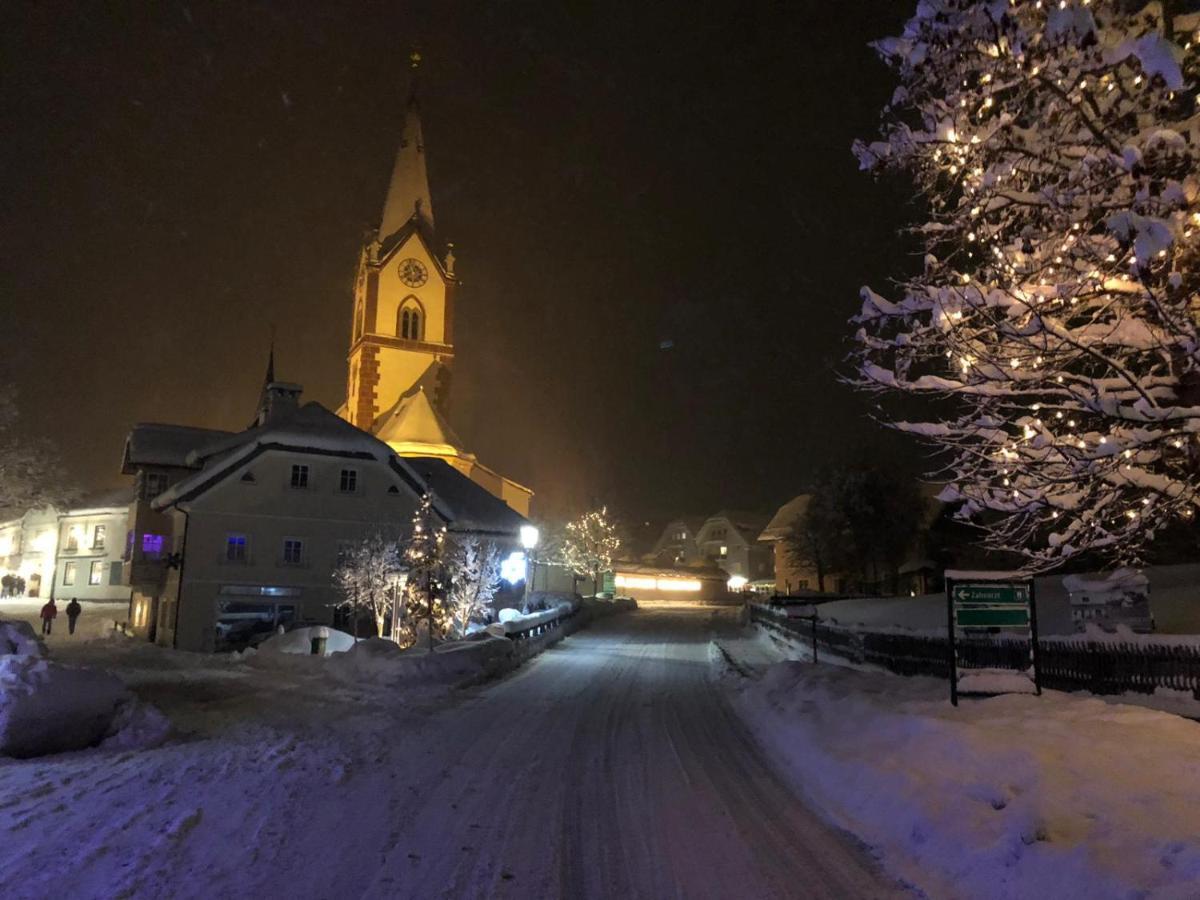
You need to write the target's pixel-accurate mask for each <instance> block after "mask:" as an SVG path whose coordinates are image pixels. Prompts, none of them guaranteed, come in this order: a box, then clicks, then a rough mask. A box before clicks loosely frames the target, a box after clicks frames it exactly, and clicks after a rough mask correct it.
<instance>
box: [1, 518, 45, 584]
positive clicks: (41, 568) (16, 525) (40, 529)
mask: <svg viewBox="0 0 1200 900" xmlns="http://www.w3.org/2000/svg"><path fill="white" fill-rule="evenodd" d="M57 553H58V510H57V509H55V508H54V507H52V506H50V507H46V508H45V509H31V510H29V511H28V512H27V513H25V514H24V515H23V516H20V517H18V518H15V519H10V520H8V521H7V522H0V575H12V576H13V577H14V578H20V579H21V580H22V581H24V582H25V595H26V596H28V597H49V596H50V595H51V590H52V586H53V584H54V571H55V562H56V560H57Z"/></svg>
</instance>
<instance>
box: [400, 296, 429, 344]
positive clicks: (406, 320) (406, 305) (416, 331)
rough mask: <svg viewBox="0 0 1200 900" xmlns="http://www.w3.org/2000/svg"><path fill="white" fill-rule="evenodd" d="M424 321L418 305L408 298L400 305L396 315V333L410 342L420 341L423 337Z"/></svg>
mask: <svg viewBox="0 0 1200 900" xmlns="http://www.w3.org/2000/svg"><path fill="white" fill-rule="evenodd" d="M424 319H425V317H424V316H423V315H422V314H421V306H420V304H419V303H417V301H416V300H414V299H413V298H411V297H410V298H409V299H407V300H405V301H404V302H403V303H402V304H400V312H398V313H397V314H396V333H397V334H399V335H400V337H402V338H407V339H408V340H410V341H419V340H422V339H423V338H424V337H425V321H424Z"/></svg>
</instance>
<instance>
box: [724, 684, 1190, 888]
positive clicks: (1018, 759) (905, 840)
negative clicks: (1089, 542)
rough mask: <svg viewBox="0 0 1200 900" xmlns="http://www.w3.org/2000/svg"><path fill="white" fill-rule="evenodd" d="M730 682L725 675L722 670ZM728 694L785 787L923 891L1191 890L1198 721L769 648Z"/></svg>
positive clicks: (1057, 695)
mask: <svg viewBox="0 0 1200 900" xmlns="http://www.w3.org/2000/svg"><path fill="white" fill-rule="evenodd" d="M731 681H734V679H731ZM734 690H735V691H736V696H735V700H734V703H735V706H736V708H737V709H738V711H739V712H740V713H741V715H742V716H743V718H744V719H745V720H746V721H747V723H748V724H749V725H750V727H751V728H752V729H753V730H754V731H755V732H756V734H757V735H758V737H759V739H760V740H761V742H762V743H763V745H764V746H765V748H766V749H767V751H768V753H769V754H770V755H771V756H773V757H774V758H776V759H777V760H779V761H780V763H781V764H782V765H783V766H784V767H785V768H786V769H787V770H788V771H789V772H790V773H791V774H792V776H793V778H794V782H795V784H796V786H797V789H798V790H799V792H800V793H801V794H802V795H804V796H805V797H806V798H808V800H809V802H811V803H812V804H813V805H814V806H815V807H817V808H819V809H821V810H823V811H824V812H825V813H826V815H828V816H829V818H830V819H831V820H833V821H834V822H836V823H837V824H839V825H841V826H842V827H845V828H846V829H848V830H849V831H851V832H853V833H854V834H856V835H858V836H859V837H860V838H862V839H863V840H864V841H866V842H867V843H869V844H871V845H873V846H874V847H875V848H876V849H877V850H878V851H879V852H881V853H882V858H883V862H884V864H885V865H886V866H888V867H889V868H890V869H891V870H892V871H894V872H895V873H896V874H898V875H900V876H901V877H904V878H906V879H908V880H910V881H912V882H913V883H917V884H920V885H921V886H922V887H924V888H925V889H926V890H927V891H929V892H930V894H931V895H932V896H956V897H985V896H986V897H997V898H998V897H1012V898H1017V897H1032V896H1041V897H1057V898H1068V897H1079V898H1084V897H1087V898H1107V897H1113V898H1116V897H1131V896H1139V897H1144V896H1155V897H1191V896H1195V889H1196V885H1197V883H1200V829H1198V828H1197V824H1196V823H1197V813H1196V810H1197V809H1200V724H1198V723H1196V722H1191V721H1188V720H1186V719H1181V718H1178V717H1175V716H1171V715H1168V714H1165V713H1160V712H1155V711H1151V710H1146V709H1141V708H1137V707H1133V706H1124V705H1118V704H1112V703H1106V702H1104V701H1101V700H1098V699H1090V698H1089V699H1084V698H1080V697H1078V696H1075V695H1069V694H1062V693H1058V692H1047V693H1046V694H1044V695H1043V696H1042V697H1040V698H1038V697H1031V696H1015V695H1009V696H1000V697H993V698H989V699H984V700H964V701H963V702H962V705H960V706H959V707H958V708H957V709H955V708H954V707H952V706H950V704H949V702H948V700H947V698H946V695H947V686H946V684H945V682H943V681H938V680H934V679H928V678H898V677H895V676H888V675H880V674H875V673H869V672H862V671H856V670H852V669H847V668H844V667H840V666H829V665H815V666H814V665H813V664H811V663H807V662H782V663H777V664H775V665H772V666H770V667H769V668H767V669H766V670H765V674H764V676H763V677H762V679H761V680H759V681H757V682H755V681H751V680H747V679H736V686H735V688H734Z"/></svg>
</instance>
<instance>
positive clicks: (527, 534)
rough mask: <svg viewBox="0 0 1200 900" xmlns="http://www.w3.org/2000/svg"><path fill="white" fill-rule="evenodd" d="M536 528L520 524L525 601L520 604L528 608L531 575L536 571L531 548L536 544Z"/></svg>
mask: <svg viewBox="0 0 1200 900" xmlns="http://www.w3.org/2000/svg"><path fill="white" fill-rule="evenodd" d="M538 537H539V534H538V530H537V527H536V526H534V525H522V526H521V546H522V547H524V548H525V569H526V572H525V601H524V603H523V604H522V605H523V606H524V607H525V609H529V593H530V589H531V586H532V582H533V576H534V574H535V573H536V572H537V563H536V562H534V560H533V550H534V548H535V547H536V546H537V544H538Z"/></svg>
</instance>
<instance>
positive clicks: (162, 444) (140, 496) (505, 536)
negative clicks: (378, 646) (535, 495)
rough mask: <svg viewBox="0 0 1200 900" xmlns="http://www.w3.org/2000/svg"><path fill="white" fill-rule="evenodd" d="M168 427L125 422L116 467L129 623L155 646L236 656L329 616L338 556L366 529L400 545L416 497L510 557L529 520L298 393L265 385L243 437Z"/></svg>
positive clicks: (452, 528) (444, 467)
mask: <svg viewBox="0 0 1200 900" xmlns="http://www.w3.org/2000/svg"><path fill="white" fill-rule="evenodd" d="M273 375H274V371H273V365H269V366H268V377H269V378H273ZM171 428H172V427H171V426H163V425H158V424H154V425H138V426H135V427H134V429H133V430H132V432H131V433H130V435H129V438H128V439H127V441H126V451H125V464H124V470H125V471H126V472H127V473H128V474H132V475H134V476H135V484H136V493H137V499H136V501H135V503H134V507H135V512H134V514H133V521H134V523H135V527H134V528H133V529H132V531H131V536H130V553H129V559H128V562H127V564H126V565H127V571H128V572H129V579H130V584H131V585H132V587H133V601H132V603H131V614H130V615H131V625H132V627H133V629H134V630H135V632H136V633H137V634H139V635H140V636H143V637H145V638H148V639H150V640H153V641H155V642H157V643H160V644H165V645H168V646H173V647H177V648H179V649H186V650H196V651H212V650H223V649H234V648H236V647H238V646H245V645H246V644H247V643H248V642H249V640H250V639H251V638H253V637H254V636H256V634H258V633H266V632H269V631H273V630H275V629H276V628H278V627H279V626H280V625H283V626H285V627H286V626H288V625H290V624H295V623H298V622H301V621H307V622H326V623H327V622H330V621H332V618H333V611H334V608H335V606H336V605H337V604H338V603H339V602H340V601H341V600H342V599H343V598H342V597H340V596H339V595H338V594H337V593H336V591H335V589H334V587H333V581H332V573H333V570H334V568H335V567H336V565H337V563H338V561H339V558H340V557H341V556H342V555H343V554H344V553H345V552H346V551H347V549H349V547H350V546H351V545H352V544H353V543H354V542H356V541H360V540H361V539H363V538H365V537H367V536H368V535H370V534H372V533H374V532H383V533H385V534H394V535H396V536H397V537H399V536H401V535H402V533H403V532H404V530H405V529H406V528H407V527H408V526H409V523H410V522H411V520H412V517H413V513H414V512H415V510H416V508H417V506H418V504H419V503H420V500H421V497H422V496H423V495H425V494H429V495H430V497H431V498H432V503H433V510H434V512H435V514H436V515H437V516H438V517H439V518H440V519H441V520H442V521H443V522H444V523H445V524H446V526H447V530H448V531H449V532H450V533H460V534H467V535H477V536H480V537H483V538H485V539H487V540H490V541H493V542H495V543H497V544H499V545H501V546H502V547H504V548H509V549H515V548H516V547H517V546H518V543H519V537H520V529H521V526H522V525H525V524H527V521H526V519H525V518H524V517H523V516H521V515H520V514H519V513H517V512H516V511H515V510H513V509H512V508H511V507H510V506H508V505H507V504H505V503H504V502H502V501H501V500H499V499H498V498H496V497H494V496H493V495H492V494H491V493H489V492H488V491H486V490H485V489H483V488H482V487H480V486H479V485H478V484H476V483H475V482H473V481H472V480H470V479H469V478H468V477H467V476H465V475H464V474H463V473H461V472H460V471H458V470H457V469H456V468H454V467H452V466H450V465H448V464H446V463H445V462H444V461H442V460H439V459H436V458H421V459H412V460H408V459H404V458H401V457H399V456H398V455H397V454H396V453H395V451H394V450H393V449H392V448H391V447H390V446H388V444H386V443H384V442H383V441H381V440H380V439H378V438H377V437H375V436H373V435H372V434H370V433H368V432H366V431H364V430H362V429H360V428H357V427H355V426H354V425H351V424H350V423H349V422H347V421H346V420H345V419H343V418H341V417H339V416H338V415H337V414H335V413H333V412H331V411H330V410H328V409H326V408H325V407H323V406H321V405H320V404H319V403H313V402H310V403H301V388H300V386H299V385H295V384H290V383H286V382H280V381H274V380H271V381H268V382H267V383H266V384H265V385H264V389H263V395H262V398H261V400H260V403H259V409H258V412H257V414H256V415H255V418H254V420H253V421H252V423H251V424H250V426H249V427H248V428H246V429H245V430H244V431H241V432H236V433H234V432H216V431H205V430H203V429H190V430H189V429H178V430H175V431H172V430H171ZM189 443H190V446H188V445H189Z"/></svg>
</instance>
